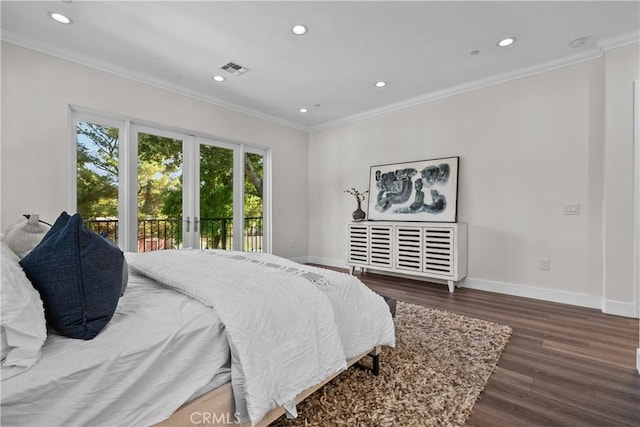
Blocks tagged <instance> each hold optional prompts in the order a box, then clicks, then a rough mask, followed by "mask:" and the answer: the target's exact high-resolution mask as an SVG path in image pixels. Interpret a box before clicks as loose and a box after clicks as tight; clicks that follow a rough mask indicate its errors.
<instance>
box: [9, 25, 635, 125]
mask: <svg viewBox="0 0 640 427" xmlns="http://www.w3.org/2000/svg"><path fill="white" fill-rule="evenodd" d="M1 39H2V40H3V41H6V42H8V43H11V44H14V45H17V46H20V47H23V48H26V49H30V50H34V51H36V52H40V53H43V54H46V55H50V56H54V57H57V58H60V59H64V60H67V61H71V62H74V63H77V64H80V65H84V66H87V67H90V68H93V69H96V70H98V71H103V72H106V73H109V74H113V75H117V76H119V77H123V78H126V79H128V80H134V81H137V82H139V83H143V84H146V85H149V86H153V87H156V88H159V89H163V90H167V91H170V92H173V93H176V94H179V95H183V96H188V97H190V98H193V99H196V100H198V101H202V102H206V103H209V104H213V105H216V106H218V107H221V108H225V109H227V110H231V111H235V112H238V113H241V114H245V115H248V116H252V117H255V118H258V119H262V120H266V121H269V122H272V123H275V124H278V125H281V126H286V127H289V128H292V129H296V130H300V131H304V132H317V131H321V130H324V129H329V128H333V127H337V126H342V125H345V124H348V123H352V122H356V121H359V120H363V119H366V118H370V117H375V116H379V115H382V114H387V113H391V112H395V111H399V110H403V109H405V108H410V107H413V106H415V105H420V104H425V103H428V102H432V101H436V100H439V99H443V98H448V97H450V96H454V95H458V94H461V93H465V92H470V91H473V90H476V89H481V88H485V87H489V86H494V85H497V84H501V83H505V82H508V81H511V80H517V79H520V78H523V77H528V76H532V75H535V74H539V73H544V72H547V71H553V70H556V69H559V68H563V67H568V66H571V65H575V64H579V63H582V62H586V61H590V60H593V59H598V58H601V57H602V56H603V55H604V52H606V51H608V50H611V49H616V48H619V47H623V46H627V45H630V44H633V43H637V42H639V41H640V34H639V33H637V32H630V33H625V34H622V35H620V36H616V37H612V38H609V39H605V40H602V41H600V42H598V43H593V44H592V45H591V46H590V47H589V48H588V49H584V50H582V51H581V52H580V53H578V54H575V55H571V56H568V57H565V58H561V59H558V60H553V61H548V62H545V63H541V64H537V65H534V66H532V67H526V68H521V69H519V70H515V71H510V72H507V73H502V74H497V75H494V76H490V77H488V78H484V79H478V80H474V81H471V82H467V83H463V84H460V85H455V86H451V87H449V88H446V89H443V90H439V91H435V92H430V93H427V94H424V95H420V96H417V97H413V98H409V99H406V100H404V101H401V102H397V103H393V104H389V105H386V106H384V107H380V108H376V109H372V110H367V111H364V112H361V113H358V114H354V115H351V116H347V117H344V118H341V119H337V120H332V121H328V122H325V123H321V124H319V125H314V126H309V127H307V126H304V125H301V124H298V123H294V122H290V121H287V120H284V119H281V118H279V117H275V116H272V115H269V114H266V113H263V112H261V111H257V110H253V109H251V108H247V107H243V106H240V105H236V104H233V103H228V102H224V101H221V100H219V99H215V98H213V97H209V96H206V95H202V94H200V93H195V92H193V91H191V90H189V89H188V88H184V87H180V86H176V85H173V84H171V83H169V82H166V81H163V80H159V79H153V78H152V77H150V76H148V75H143V74H139V73H134V72H132V71H131V70H127V69H124V68H120V67H114V66H113V65H112V64H109V63H106V62H102V63H100V62H96V61H95V60H89V59H87V58H84V57H82V56H78V55H76V54H74V53H72V52H70V51H66V50H60V49H54V48H51V46H47V45H45V44H42V43H40V42H37V41H35V40H32V39H27V38H24V37H21V36H19V35H17V34H15V33H14V32H12V31H8V30H2V33H1Z"/></svg>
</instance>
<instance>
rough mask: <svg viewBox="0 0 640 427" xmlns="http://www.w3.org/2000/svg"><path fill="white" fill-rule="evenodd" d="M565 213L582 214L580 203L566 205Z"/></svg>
mask: <svg viewBox="0 0 640 427" xmlns="http://www.w3.org/2000/svg"><path fill="white" fill-rule="evenodd" d="M564 214H565V215H580V205H578V204H572V205H564Z"/></svg>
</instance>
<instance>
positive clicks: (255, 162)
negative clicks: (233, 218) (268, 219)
mask: <svg viewBox="0 0 640 427" xmlns="http://www.w3.org/2000/svg"><path fill="white" fill-rule="evenodd" d="M263 182H264V156H263V155H262V154H257V153H244V239H243V250H245V251H249V252H262V250H263V239H264V231H263V217H264V215H263V213H264V204H263V196H264V191H263Z"/></svg>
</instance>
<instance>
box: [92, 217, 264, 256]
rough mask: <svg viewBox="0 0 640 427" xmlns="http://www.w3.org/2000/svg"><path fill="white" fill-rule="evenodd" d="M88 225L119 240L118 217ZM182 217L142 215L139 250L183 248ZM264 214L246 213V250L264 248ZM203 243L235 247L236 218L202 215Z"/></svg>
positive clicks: (139, 223)
mask: <svg viewBox="0 0 640 427" xmlns="http://www.w3.org/2000/svg"><path fill="white" fill-rule="evenodd" d="M84 223H85V225H86V226H87V227H88V228H90V229H92V230H94V231H95V232H97V233H99V234H102V235H104V236H106V237H108V238H109V239H111V240H113V241H115V242H117V241H118V220H117V219H89V220H85V221H84ZM182 223H183V221H182V219H179V218H166V219H154V218H144V219H138V252H149V251H156V250H162V249H182V247H183V246H182V244H183V236H182ZM262 227H263V221H262V217H245V218H244V230H243V233H242V234H243V250H245V251H249V252H262V250H263V229H262ZM199 230H200V247H201V248H202V249H226V250H231V249H232V248H233V218H231V217H225V218H201V219H200V220H199Z"/></svg>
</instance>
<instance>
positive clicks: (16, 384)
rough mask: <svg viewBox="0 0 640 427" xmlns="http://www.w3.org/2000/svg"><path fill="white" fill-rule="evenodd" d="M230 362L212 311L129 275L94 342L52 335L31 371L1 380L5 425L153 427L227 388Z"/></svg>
mask: <svg viewBox="0 0 640 427" xmlns="http://www.w3.org/2000/svg"><path fill="white" fill-rule="evenodd" d="M228 362H229V346H228V343H227V340H226V337H225V336H224V327H223V325H222V324H221V323H220V321H219V319H218V317H217V316H216V315H215V313H214V312H213V310H211V309H210V308H208V307H205V306H204V305H202V304H201V303H199V302H198V301H195V300H194V299H192V298H189V297H187V296H185V295H181V294H179V293H176V292H174V291H171V290H169V289H164V288H162V287H159V286H157V285H156V284H152V283H151V281H150V280H149V279H147V278H144V277H140V276H137V275H135V274H132V275H131V276H130V279H129V287H128V288H127V292H126V293H125V295H124V296H123V297H122V298H121V299H120V303H119V305H118V308H117V310H116V314H115V315H114V317H113V319H112V320H111V322H110V323H109V324H108V325H107V327H106V328H105V329H104V330H103V331H102V332H101V333H100V335H98V336H97V337H96V338H95V339H93V340H91V341H83V340H74V339H70V338H65V337H61V336H59V335H55V334H52V333H50V334H49V337H48V338H47V341H46V342H45V344H44V347H43V349H42V357H41V359H40V361H39V362H38V363H37V364H36V365H35V366H34V367H32V368H30V369H29V370H27V371H26V372H23V373H21V374H19V375H16V376H14V377H12V378H8V379H6V380H5V379H4V378H5V376H4V375H3V376H2V377H3V380H2V383H1V387H2V408H1V409H2V417H1V424H2V425H3V426H26V425H28V426H38V427H45V426H79V425H86V426H148V425H151V424H154V423H158V422H160V421H162V420H164V419H166V418H167V417H169V416H170V415H171V414H172V413H173V412H174V411H175V410H176V409H177V408H178V407H179V406H180V405H181V404H182V403H184V402H186V401H188V400H191V399H193V398H194V397H195V396H197V395H199V394H201V393H202V392H203V391H204V390H206V389H207V388H208V389H210V388H212V387H214V386H216V385H221V384H222V383H224V382H227V381H228V380H229V377H230V374H229V364H228ZM3 374H4V372H3ZM216 374H217V376H216V377H215V378H214V375H216ZM79 378H81V380H80V381H79V380H78V379H79ZM212 381H214V382H213V383H212Z"/></svg>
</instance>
